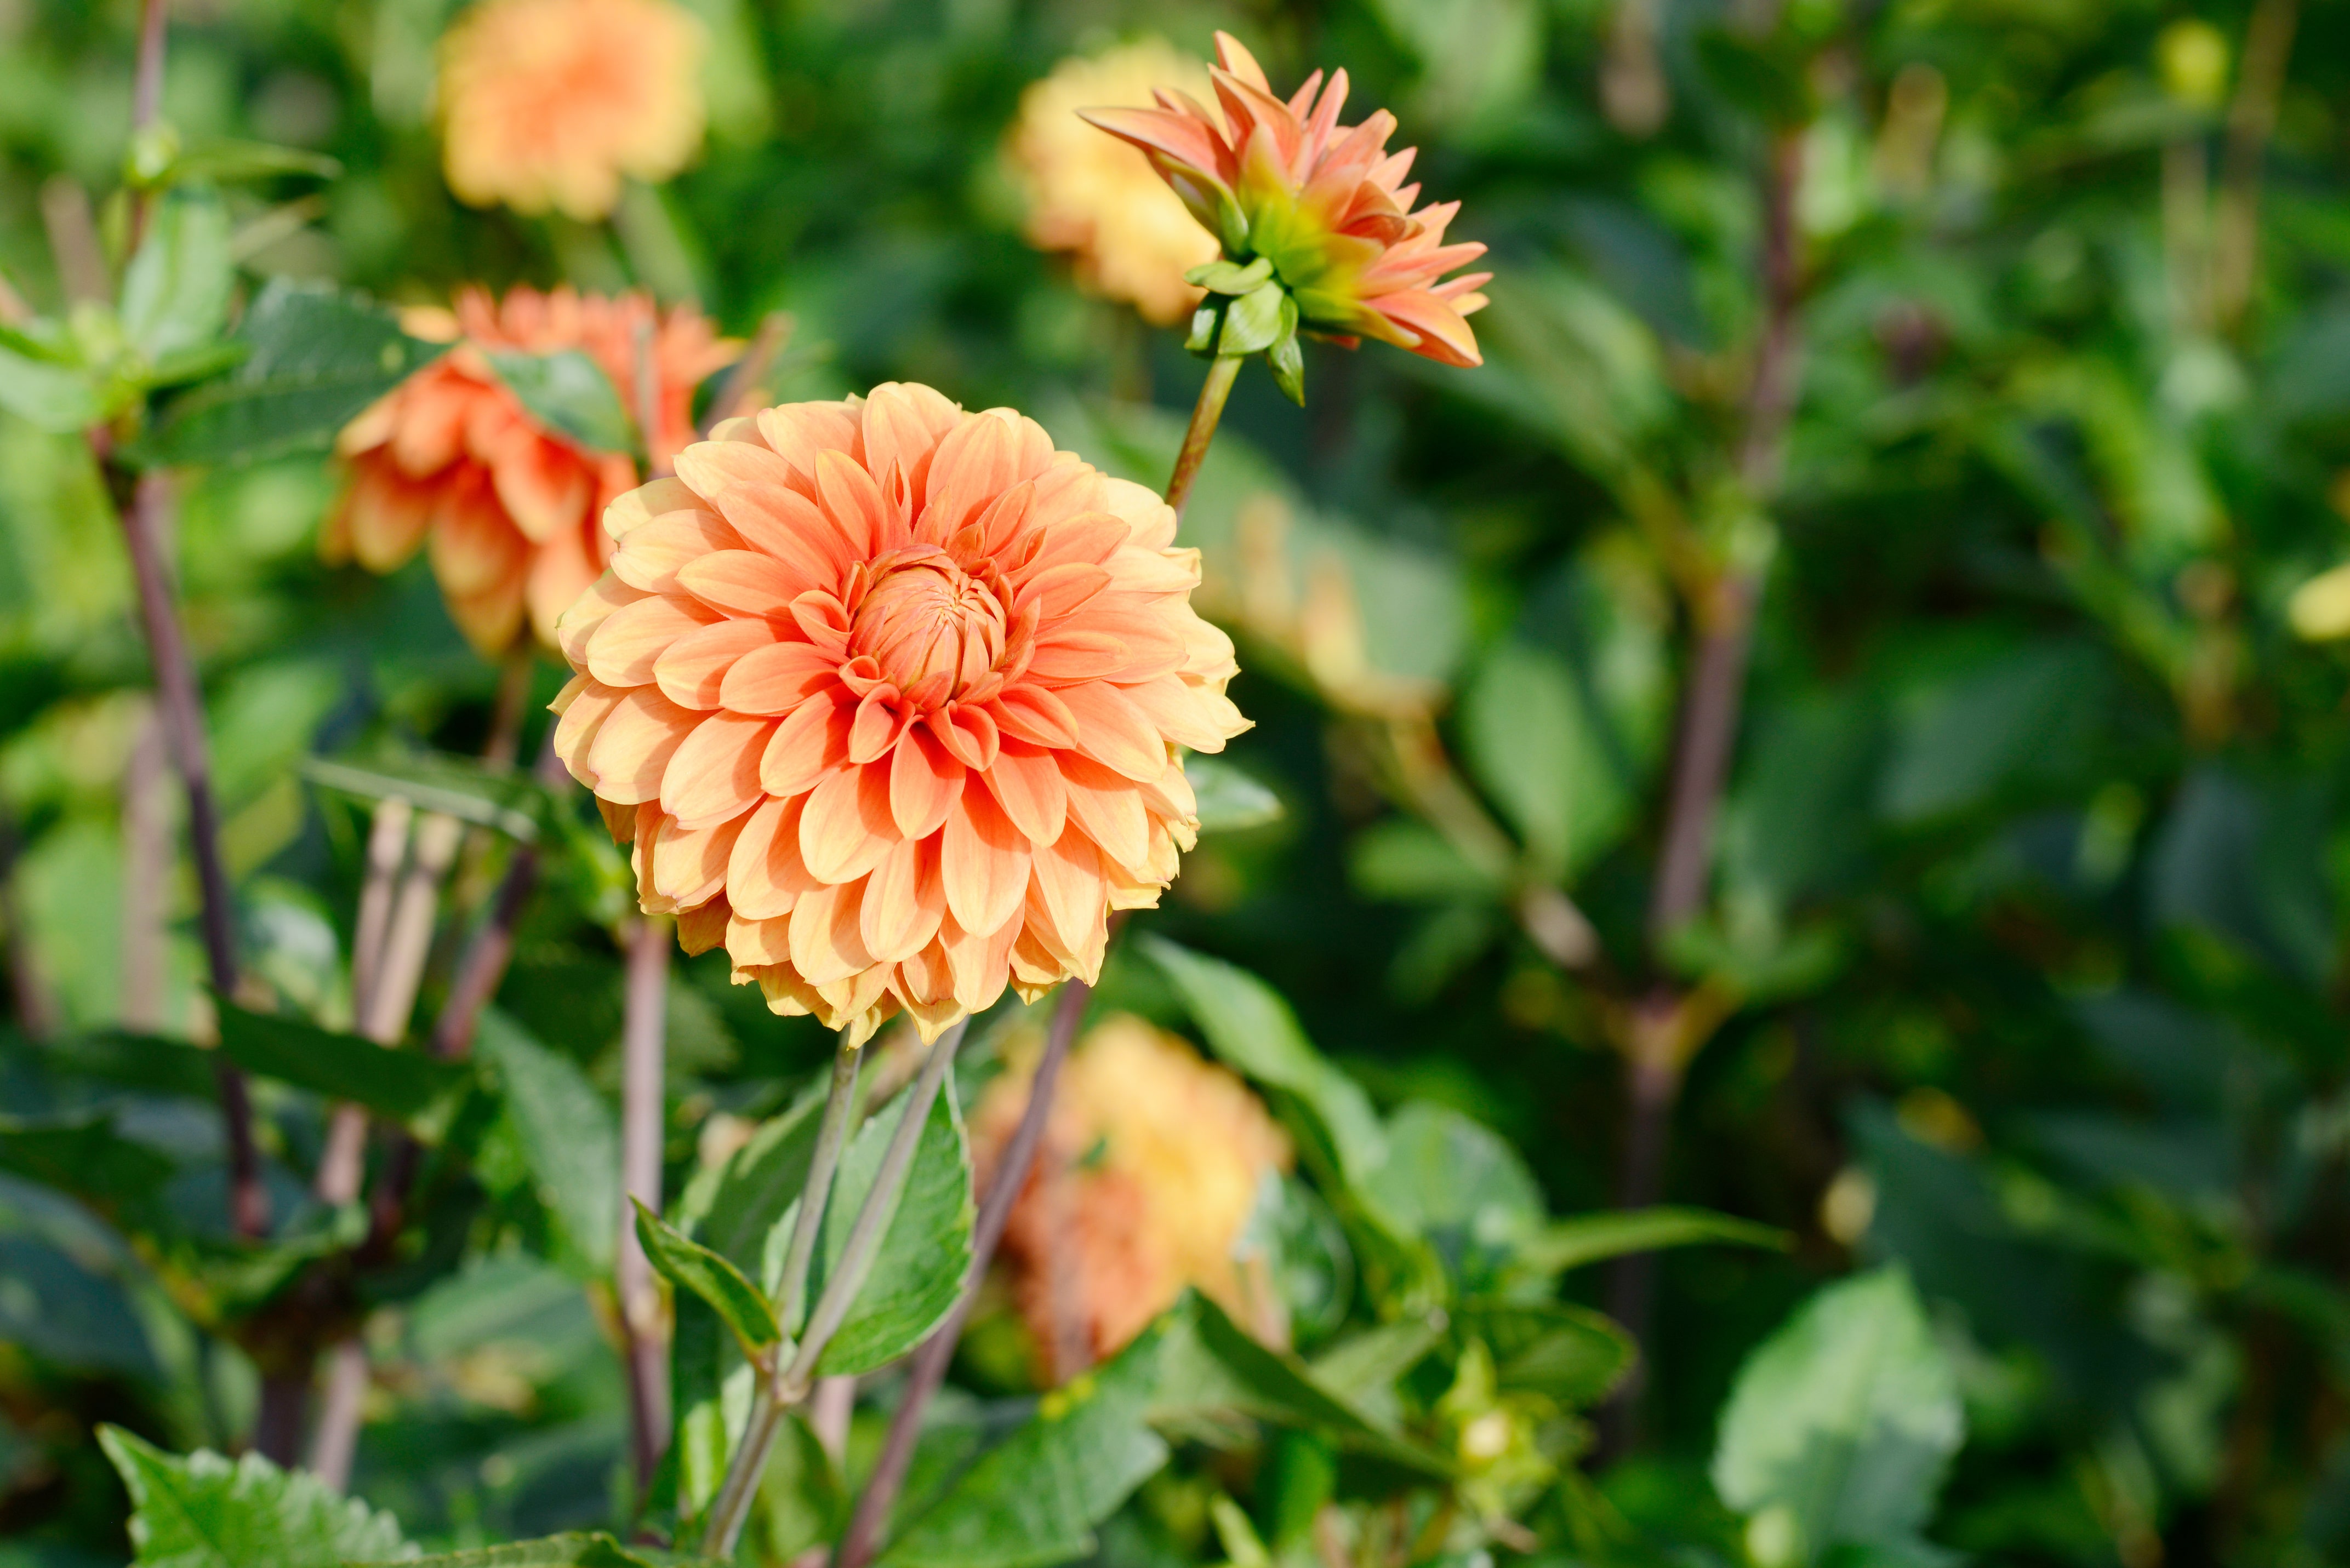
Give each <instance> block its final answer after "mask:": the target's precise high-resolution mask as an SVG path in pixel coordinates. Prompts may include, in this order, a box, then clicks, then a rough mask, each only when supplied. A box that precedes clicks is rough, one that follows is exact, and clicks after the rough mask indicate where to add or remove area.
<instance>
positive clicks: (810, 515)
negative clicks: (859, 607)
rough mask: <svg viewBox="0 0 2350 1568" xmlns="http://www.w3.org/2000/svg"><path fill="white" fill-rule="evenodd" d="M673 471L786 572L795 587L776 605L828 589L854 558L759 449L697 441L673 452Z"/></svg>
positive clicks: (778, 464) (782, 467)
mask: <svg viewBox="0 0 2350 1568" xmlns="http://www.w3.org/2000/svg"><path fill="white" fill-rule="evenodd" d="M677 471H678V473H679V474H680V475H681V477H683V478H684V479H685V480H686V482H687V483H690V484H691V485H692V486H693V488H694V489H695V490H696V491H697V492H699V493H701V494H702V495H703V496H705V497H707V498H708V499H709V501H710V502H711V504H713V505H715V506H716V507H717V508H718V510H719V511H720V512H722V513H723V514H725V517H726V521H727V522H729V523H731V524H733V525H734V528H735V530H736V532H738V533H740V534H741V535H743V539H744V540H745V541H747V542H748V543H749V544H751V545H754V547H756V548H757V549H759V550H761V551H763V552H764V553H765V554H767V555H768V556H773V557H774V558H775V560H777V561H779V562H781V563H783V564H784V566H785V567H787V568H788V569H789V571H790V574H791V576H793V577H794V578H795V580H796V581H797V583H798V587H795V588H793V589H792V591H791V593H787V594H785V595H783V596H782V597H780V598H778V599H776V600H775V603H776V604H778V605H783V604H788V603H790V602H791V599H792V597H793V596H794V595H795V594H798V593H801V592H804V591H805V590H806V589H808V588H829V587H834V586H835V585H836V584H837V583H838V582H839V580H840V576H841V574H842V573H843V572H846V571H847V569H848V567H849V565H850V563H851V562H853V561H855V560H856V559H857V558H858V557H857V556H855V555H854V554H853V553H852V552H851V551H850V550H849V548H848V544H847V540H846V539H844V538H842V537H841V536H840V535H839V534H838V533H837V531H836V530H834V529H833V528H832V527H830V526H829V525H827V524H826V522H825V521H824V518H823V514H821V513H819V512H818V511H817V510H816V508H815V507H814V506H812V505H810V504H808V498H807V497H806V495H804V494H803V493H800V491H799V490H798V489H797V488H796V487H795V483H794V476H793V473H792V471H791V467H790V465H789V464H788V463H787V462H785V460H784V459H783V458H781V457H779V456H777V455H776V454H775V453H774V452H769V451H767V450H766V449H765V448H764V447H756V446H752V445H749V444H748V443H746V442H743V441H701V442H697V443H696V444H694V445H692V446H690V447H687V448H686V449H685V450H684V451H683V452H680V453H678V457H677Z"/></svg>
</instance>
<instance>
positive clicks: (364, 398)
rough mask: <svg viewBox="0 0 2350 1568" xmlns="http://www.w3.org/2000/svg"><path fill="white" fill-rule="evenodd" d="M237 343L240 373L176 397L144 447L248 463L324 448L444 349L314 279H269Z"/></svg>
mask: <svg viewBox="0 0 2350 1568" xmlns="http://www.w3.org/2000/svg"><path fill="white" fill-rule="evenodd" d="M235 340H236V341H238V342H241V343H244V344H246V345H248V346H249V348H250V349H251V353H250V354H249V356H248V357H247V358H246V359H245V361H244V364H243V365H241V366H239V367H238V369H237V370H236V372H235V374H234V375H232V376H230V377H228V378H227V379H224V380H220V381H213V382H210V383H208V384H206V385H204V386H202V387H199V388H197V389H194V390H192V391H190V392H188V393H186V394H184V395H182V396H181V397H178V398H174V399H172V400H171V402H170V403H169V404H167V405H166V406H165V408H164V409H163V410H162V414H161V419H160V421H158V423H157V424H156V426H155V427H154V428H153V429H152V430H151V431H149V432H148V434H147V437H146V439H145V440H144V441H143V442H142V443H141V445H140V452H139V453H138V455H139V457H140V460H141V461H143V462H151V463H167V464H168V463H241V462H258V461H260V460H262V459H264V458H268V457H276V456H280V455H283V454H285V453H286V452H299V451H304V450H307V449H316V450H321V451H323V450H324V449H325V448H326V447H327V446H328V444H330V443H331V442H332V441H333V440H334V438H335V434H336V432H337V431H340V430H341V429H342V428H343V426H345V425H347V424H348V423H349V422H350V421H352V420H353V419H355V418H356V417H358V415H359V413H360V412H361V410H365V409H366V408H367V406H368V405H369V404H370V403H372V402H374V401H375V400H377V399H378V398H380V397H382V396H383V395H384V394H385V393H386V392H388V391H390V390H391V389H392V388H393V387H395V386H397V385H399V384H400V381H402V380H403V379H406V378H407V377H408V376H409V375H410V374H411V373H412V372H413V371H415V370H416V369H418V368H419V367H421V366H422V365H424V364H426V363H428V362H430V361H431V360H432V358H434V357H435V356H436V355H438V354H439V353H440V352H441V348H440V346H439V345H437V344H432V343H425V342H421V341H420V340H418V339H416V338H413V337H409V336H408V335H407V334H406V333H404V332H402V331H401V330H400V319H399V317H397V316H396V315H394V314H393V313H392V312H391V311H390V310H388V309H385V308H384V307H383V306H379V305H376V304H375V303H374V302H372V301H370V300H368V299H366V298H364V297H361V296H357V295H350V294H345V293H343V292H341V291H339V290H337V289H334V288H330V287H327V286H322V285H317V284H299V283H293V282H289V281H287V280H286V279H285V278H272V279H271V280H270V281H269V283H268V285H267V286H265V287H264V288H263V289H262V291H261V293H260V295H259V296H257V297H256V298H255V300H254V302H253V304H252V305H251V306H249V307H248V308H247V309H246V311H245V313H244V321H243V323H242V324H241V325H240V326H239V327H238V329H237V333H236V338H235Z"/></svg>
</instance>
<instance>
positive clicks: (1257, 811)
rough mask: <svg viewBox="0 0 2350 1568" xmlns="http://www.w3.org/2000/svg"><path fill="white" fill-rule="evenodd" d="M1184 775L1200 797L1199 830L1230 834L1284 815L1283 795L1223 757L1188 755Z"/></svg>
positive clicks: (1275, 820) (1259, 825) (1184, 765)
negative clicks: (1274, 791)
mask: <svg viewBox="0 0 2350 1568" xmlns="http://www.w3.org/2000/svg"><path fill="white" fill-rule="evenodd" d="M1183 776H1184V777H1185V778H1186V779H1187V780H1189V781H1190V783H1191V793H1192V794H1195V795H1197V796H1198V797H1199V802H1200V831H1201V832H1202V833H1230V832H1232V831H1234V830H1236V829H1239V828H1243V827H1261V826H1263V825H1264V824H1266V823H1268V822H1277V821H1279V820H1280V818H1281V797H1280V796H1279V795H1277V794H1274V793H1273V792H1272V791H1271V790H1269V789H1267V788H1265V787H1264V785H1263V784H1259V783H1257V782H1256V780H1254V779H1253V778H1251V777H1249V775H1248V774H1244V773H1243V772H1242V771H1241V770H1240V769H1239V768H1237V767H1234V766H1233V765H1232V763H1228V762H1225V761H1224V760H1223V759H1222V758H1221V757H1202V756H1194V757H1186V758H1184V759H1183Z"/></svg>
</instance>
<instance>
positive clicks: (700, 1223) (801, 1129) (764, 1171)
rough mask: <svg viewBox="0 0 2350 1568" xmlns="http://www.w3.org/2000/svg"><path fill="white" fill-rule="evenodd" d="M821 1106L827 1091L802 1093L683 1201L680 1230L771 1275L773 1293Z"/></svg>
mask: <svg viewBox="0 0 2350 1568" xmlns="http://www.w3.org/2000/svg"><path fill="white" fill-rule="evenodd" d="M823 1109H824V1096H822V1095H821V1094H815V1095H807V1096H802V1097H801V1099H800V1101H799V1103H798V1104H796V1105H795V1106H792V1108H791V1109H789V1110H787V1111H785V1112H784V1113H783V1114H782V1115H781V1116H770V1117H768V1118H767V1119H766V1120H765V1121H764V1122H762V1123H760V1124H759V1127H758V1130H757V1131H756V1132H754V1133H753V1134H752V1135H751V1137H750V1140H749V1141H748V1142H746V1143H745V1144H743V1147H741V1148H738V1149H736V1150H735V1151H734V1153H733V1155H732V1156H731V1157H729V1158H728V1159H727V1161H726V1163H725V1164H724V1165H723V1166H722V1167H720V1168H718V1171H717V1173H716V1176H715V1179H713V1180H712V1181H710V1182H708V1183H702V1182H697V1183H696V1184H695V1185H694V1186H693V1187H689V1188H688V1189H686V1192H685V1194H684V1196H683V1197H681V1199H679V1209H678V1223H679V1224H680V1225H681V1226H684V1227H686V1228H688V1229H690V1230H691V1231H692V1232H693V1234H694V1235H695V1236H697V1237H698V1238H699V1239H700V1240H701V1241H702V1244H703V1245H704V1246H706V1247H708V1248H710V1250H711V1251H714V1252H716V1253H717V1254H718V1255H719V1256H721V1257H723V1258H725V1259H727V1260H728V1261H730V1262H733V1264H734V1265H735V1267H737V1268H739V1269H741V1270H743V1272H745V1273H747V1274H752V1275H754V1276H762V1275H766V1274H769V1273H771V1272H772V1273H773V1274H774V1276H775V1277H774V1278H772V1279H769V1280H768V1284H769V1286H770V1288H772V1287H773V1285H774V1284H775V1282H777V1281H779V1280H780V1278H781V1271H782V1268H783V1247H784V1242H783V1241H782V1240H781V1239H780V1238H779V1237H778V1236H777V1231H778V1228H779V1227H781V1225H782V1222H783V1219H784V1216H785V1214H787V1213H789V1212H790V1211H791V1210H792V1206H793V1203H794V1202H795V1200H796V1199H798V1197H799V1195H800V1190H801V1189H803V1188H804V1187H806V1185H807V1173H808V1165H809V1162H810V1161H811V1160H812V1159H813V1158H815V1154H816V1133H817V1131H818V1127H819V1124H820V1122H821V1121H822V1119H823ZM771 1239H773V1240H772V1245H771ZM770 1254H772V1255H770Z"/></svg>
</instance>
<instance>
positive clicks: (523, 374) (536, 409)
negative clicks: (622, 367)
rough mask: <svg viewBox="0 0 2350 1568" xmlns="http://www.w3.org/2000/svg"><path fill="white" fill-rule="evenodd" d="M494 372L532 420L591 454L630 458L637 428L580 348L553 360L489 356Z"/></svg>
mask: <svg viewBox="0 0 2350 1568" xmlns="http://www.w3.org/2000/svg"><path fill="white" fill-rule="evenodd" d="M486 358H488V359H489V362H490V368H491V369H494V370H495V371H496V372H497V374H498V379H499V380H501V381H504V383H505V384H506V389H507V390H509V391H511V392H513V393H514V395H515V397H516V398H518V399H520V400H522V406H523V407H524V408H525V409H527V410H530V414H531V417H532V418H533V419H535V420H536V421H538V422H539V423H540V424H542V425H545V426H546V428H547V429H548V430H550V431H554V432H555V433H556V434H557V435H561V436H566V437H568V438H569V439H570V440H572V441H577V442H578V443H579V444H580V445H581V446H584V447H587V449H589V450H590V451H592V452H631V451H634V450H635V448H636V444H637V427H636V423H635V421H632V420H630V419H629V410H628V406H627V404H626V403H624V402H623V401H622V400H621V396H620V390H619V388H616V387H614V386H613V385H612V379H611V378H610V377H609V376H607V375H606V374H605V373H604V368H603V367H602V366H601V365H598V363H597V362H596V361H595V359H594V358H591V357H590V356H589V355H588V354H587V353H586V352H585V351H583V350H581V349H577V348H561V349H557V350H556V352H554V353H552V354H525V353H524V352H522V351H521V350H519V349H492V350H489V351H487V354H486Z"/></svg>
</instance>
